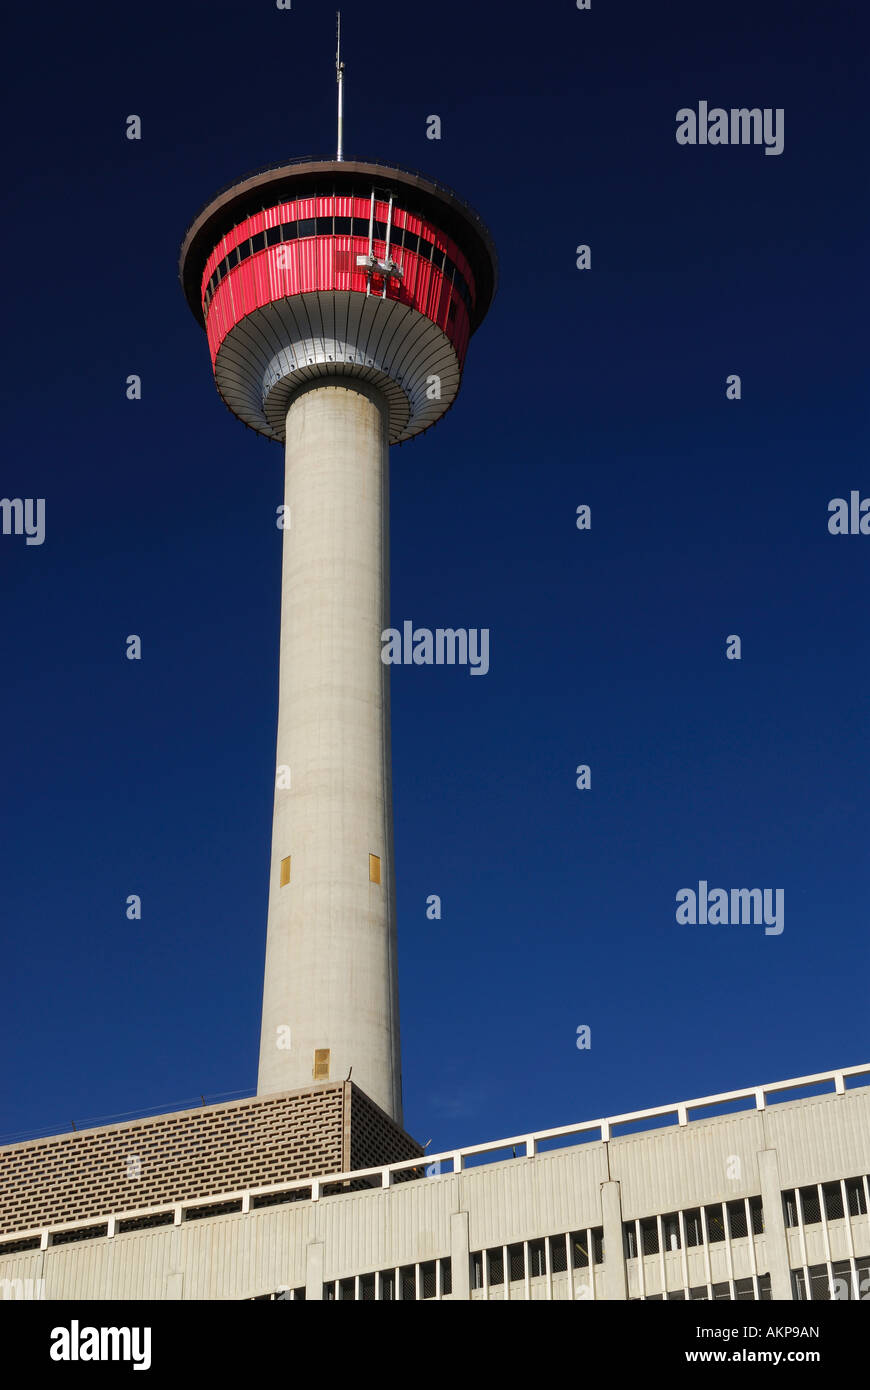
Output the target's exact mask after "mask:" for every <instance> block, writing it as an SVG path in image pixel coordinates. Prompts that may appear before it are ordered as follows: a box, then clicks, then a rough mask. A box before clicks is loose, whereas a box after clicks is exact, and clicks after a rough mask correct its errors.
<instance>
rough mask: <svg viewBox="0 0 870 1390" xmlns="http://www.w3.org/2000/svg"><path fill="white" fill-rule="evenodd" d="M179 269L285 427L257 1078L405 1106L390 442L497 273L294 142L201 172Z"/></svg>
mask: <svg viewBox="0 0 870 1390" xmlns="http://www.w3.org/2000/svg"><path fill="white" fill-rule="evenodd" d="M180 275H181V281H182V285H183V287H184V291H185V294H186V296H187V299H188V302H189V304H190V307H191V309H192V311H193V313H194V315H195V317H196V318H197V320H198V322H199V323H200V324H202V326H203V327H204V328H205V330H206V334H207V336H208V343H209V351H210V354H211V360H212V366H213V369H214V375H215V382H216V385H217V388H218V391H219V392H220V395H221V397H222V399H223V400H224V402H225V403H226V404H227V406H228V407H229V408H230V409H231V410H232V411H233V413H234V414H235V415H237V416H238V418H239V419H241V420H242V421H244V423H245V424H246V425H248V426H249V427H250V428H251V429H254V430H256V431H257V432H258V433H259V434H262V435H264V436H265V437H266V438H268V439H273V440H276V441H280V442H283V443H284V445H285V463H286V483H285V499H284V500H285V505H286V508H287V510H286V511H285V527H284V556H283V579H282V602H281V660H280V675H279V712H278V745H277V760H276V762H277V773H276V783H275V803H274V819H273V828H272V857H271V871H270V888H269V919H268V933H267V944H266V972H265V984H264V991H263V1025H262V1034H261V1043H260V1069H259V1082H258V1091H259V1093H260V1094H261V1095H267V1094H271V1093H274V1092H279V1091H287V1090H292V1089H295V1088H298V1087H303V1086H310V1085H311V1084H312V1082H317V1081H322V1082H324V1083H326V1082H329V1083H334V1082H335V1081H338V1080H343V1079H344V1078H345V1077H346V1076H347V1075H348V1073H349V1071H350V1069H351V1068H353V1081H354V1082H355V1083H356V1084H357V1085H358V1086H359V1087H360V1088H361V1089H362V1090H363V1091H365V1092H366V1093H367V1095H368V1096H369V1097H371V1099H372V1100H373V1101H375V1103H376V1104H377V1105H379V1106H380V1107H381V1108H382V1109H383V1110H384V1111H386V1113H387V1115H389V1116H390V1117H391V1118H392V1119H393V1120H396V1121H397V1122H399V1123H401V1119H402V1100H401V1076H400V1064H399V1011H398V986H397V969H396V913H395V870H394V864H393V812H392V790H391V776H390V712H389V685H388V670H389V668H388V667H386V666H384V665H383V664H382V662H381V633H382V632H383V631H384V629H385V628H387V627H388V626H389V614H388V594H389V559H388V533H389V521H388V516H389V477H388V448H389V445H390V444H391V443H397V442H402V441H404V440H406V439H410V438H412V437H413V436H414V435H415V434H419V433H420V432H421V431H423V430H425V429H428V428H429V427H430V426H431V425H433V424H435V422H436V421H437V420H438V419H440V417H441V416H442V415H443V414H444V413H445V411H447V410H448V409H449V408H450V406H451V405H452V403H453V401H454V400H455V398H456V395H457V392H458V390H459V384H460V380H461V376H462V369H463V365H464V361H465V354H466V350H467V347H468V342H469V339H470V337H471V334H472V333H473V332H474V330H475V329H476V328H477V327H478V325H479V324H480V322H481V321H482V319H483V317H484V315H485V314H486V311H487V309H488V307H489V304H490V302H491V300H492V296H493V294H494V292H495V283H496V260H495V253H494V250H493V247H492V243H491V241H490V238H489V233H488V232H487V230H486V228H485V226H484V225H483V223H482V222H481V220H480V218H479V217H478V216H477V214H476V213H474V212H473V211H472V209H471V208H469V207H468V206H467V204H465V203H463V202H462V201H461V200H460V199H459V198H457V196H456V195H455V194H454V193H453V192H452V191H451V190H450V189H448V188H444V187H443V186H442V185H440V184H436V183H434V182H432V181H431V180H429V179H425V178H423V177H422V176H421V175H419V174H415V173H412V172H410V171H408V170H403V169H399V168H397V167H395V166H393V165H385V164H371V163H363V162H359V161H350V160H342V161H335V160H328V161H317V160H303V161H299V162H295V163H292V164H283V165H279V166H276V167H274V168H272V169H267V170H262V171H260V172H259V173H257V174H255V175H252V176H251V177H250V178H247V179H242V180H241V181H239V182H237V183H235V184H233V185H231V186H230V187H229V188H228V189H226V190H224V191H223V192H222V193H219V194H218V195H217V196H216V197H215V198H213V199H212V200H211V202H210V203H209V204H208V205H207V206H206V207H205V208H204V209H203V210H202V212H200V213H199V215H198V216H197V217H196V218H195V219H194V221H193V223H192V224H191V226H190V228H189V230H188V232H187V235H186V237H185V239H184V243H183V245H182V250H181V264H180Z"/></svg>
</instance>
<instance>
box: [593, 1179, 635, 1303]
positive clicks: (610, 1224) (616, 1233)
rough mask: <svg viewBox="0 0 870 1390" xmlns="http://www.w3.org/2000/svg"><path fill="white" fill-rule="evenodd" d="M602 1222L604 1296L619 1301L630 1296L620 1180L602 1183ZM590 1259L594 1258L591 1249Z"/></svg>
mask: <svg viewBox="0 0 870 1390" xmlns="http://www.w3.org/2000/svg"><path fill="white" fill-rule="evenodd" d="M601 1224H602V1226H603V1227H604V1269H603V1280H604V1297H605V1298H606V1299H613V1300H617V1301H618V1300H620V1299H625V1298H627V1297H628V1283H627V1280H626V1273H625V1247H624V1245H623V1240H622V1201H621V1198H620V1194H619V1183H618V1182H603V1183H602V1184H601ZM589 1259H590V1261H591V1259H592V1251H591V1250H590V1251H589Z"/></svg>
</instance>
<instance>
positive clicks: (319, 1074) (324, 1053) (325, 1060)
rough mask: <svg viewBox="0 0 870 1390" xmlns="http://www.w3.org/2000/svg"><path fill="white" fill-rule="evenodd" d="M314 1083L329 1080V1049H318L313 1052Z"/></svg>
mask: <svg viewBox="0 0 870 1390" xmlns="http://www.w3.org/2000/svg"><path fill="white" fill-rule="evenodd" d="M313 1076H314V1080H315V1081H328V1080H329V1048H328V1047H318V1048H315V1050H314V1072H313Z"/></svg>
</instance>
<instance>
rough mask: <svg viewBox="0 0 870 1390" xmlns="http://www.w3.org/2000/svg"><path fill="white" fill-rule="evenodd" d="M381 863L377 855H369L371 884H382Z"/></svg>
mask: <svg viewBox="0 0 870 1390" xmlns="http://www.w3.org/2000/svg"><path fill="white" fill-rule="evenodd" d="M380 881H381V861H380V859H379V858H378V856H377V855H376V854H370V855H369V883H380Z"/></svg>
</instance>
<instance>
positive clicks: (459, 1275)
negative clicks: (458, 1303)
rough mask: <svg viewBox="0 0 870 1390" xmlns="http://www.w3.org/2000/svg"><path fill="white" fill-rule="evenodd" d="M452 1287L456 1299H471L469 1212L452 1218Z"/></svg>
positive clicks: (457, 1212) (455, 1213)
mask: <svg viewBox="0 0 870 1390" xmlns="http://www.w3.org/2000/svg"><path fill="white" fill-rule="evenodd" d="M450 1287H451V1290H452V1297H453V1298H455V1299H457V1300H458V1299H469V1298H471V1255H470V1251H469V1248H468V1212H467V1211H455V1212H453V1213H452V1214H451V1217H450Z"/></svg>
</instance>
